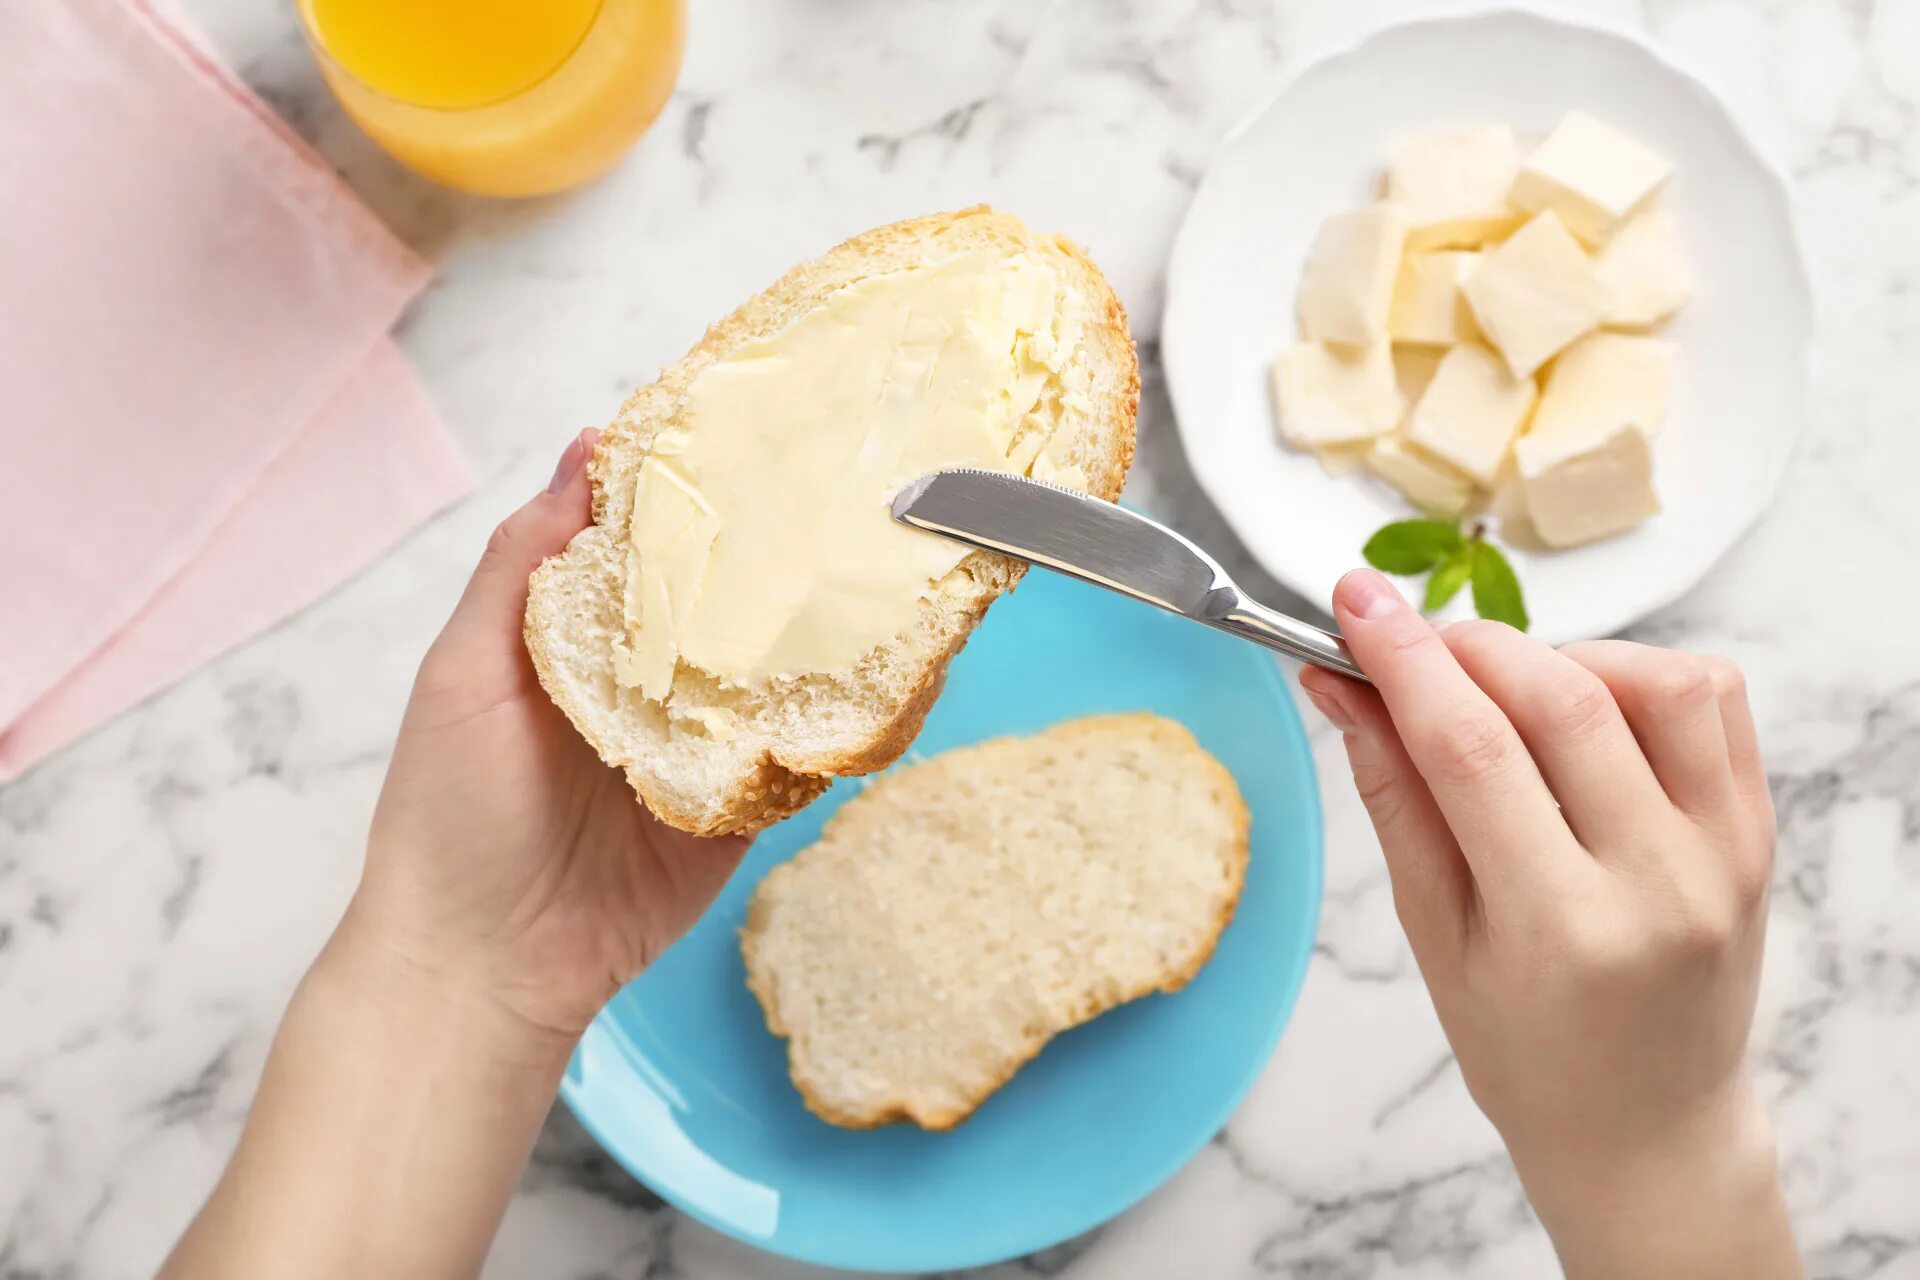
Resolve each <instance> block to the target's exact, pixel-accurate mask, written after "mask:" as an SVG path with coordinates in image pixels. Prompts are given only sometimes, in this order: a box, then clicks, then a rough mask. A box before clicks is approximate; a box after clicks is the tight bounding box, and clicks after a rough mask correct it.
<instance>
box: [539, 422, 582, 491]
mask: <svg viewBox="0 0 1920 1280" xmlns="http://www.w3.org/2000/svg"><path fill="white" fill-rule="evenodd" d="M586 460H587V448H586V442H585V441H584V440H582V439H581V438H580V437H579V436H575V437H574V438H573V442H572V443H571V444H569V445H568V446H567V451H566V452H565V453H563V454H561V455H560V465H559V466H557V467H555V468H554V469H553V479H551V480H549V481H547V492H548V493H558V492H560V491H561V490H562V489H564V488H566V487H567V482H568V481H570V480H572V479H573V477H574V476H575V475H577V474H579V471H580V464H581V463H583V462H585V461H586Z"/></svg>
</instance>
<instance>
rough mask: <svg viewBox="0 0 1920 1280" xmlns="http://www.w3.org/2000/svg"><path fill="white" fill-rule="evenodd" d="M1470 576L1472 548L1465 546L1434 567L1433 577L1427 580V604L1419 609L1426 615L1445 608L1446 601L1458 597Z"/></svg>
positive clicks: (1471, 570)
mask: <svg viewBox="0 0 1920 1280" xmlns="http://www.w3.org/2000/svg"><path fill="white" fill-rule="evenodd" d="M1472 576H1473V547H1472V546H1465V547H1462V548H1460V549H1459V550H1458V551H1456V552H1454V553H1453V554H1452V555H1450V556H1448V557H1447V558H1446V559H1445V560H1442V561H1441V562H1440V563H1439V564H1438V565H1437V566H1435V568H1434V571H1433V576H1432V577H1430V578H1428V579H1427V602H1426V603H1425V604H1424V605H1422V606H1421V607H1422V608H1423V609H1425V610H1426V611H1427V612H1428V613H1437V612H1439V611H1440V610H1442V609H1444V608H1446V607H1447V601H1449V600H1451V599H1453V598H1454V597H1455V596H1457V595H1459V594H1460V588H1462V587H1464V586H1466V585H1467V579H1468V578H1470V577H1472Z"/></svg>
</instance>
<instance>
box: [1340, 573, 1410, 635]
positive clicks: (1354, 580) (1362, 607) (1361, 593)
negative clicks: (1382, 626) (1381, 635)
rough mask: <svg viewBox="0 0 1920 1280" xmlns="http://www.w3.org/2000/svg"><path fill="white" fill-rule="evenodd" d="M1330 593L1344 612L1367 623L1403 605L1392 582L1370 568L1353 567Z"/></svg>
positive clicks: (1404, 603) (1404, 604)
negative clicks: (1343, 607)
mask: <svg viewBox="0 0 1920 1280" xmlns="http://www.w3.org/2000/svg"><path fill="white" fill-rule="evenodd" d="M1333 595H1334V599H1336V600H1338V601H1339V602H1340V603H1341V604H1342V605H1344V606H1345V607H1346V610H1347V612H1348V613H1351V614H1353V615H1354V616H1355V617H1356V618H1362V619H1364V620H1366V621H1369V622H1371V621H1373V620H1374V619H1376V618H1384V617H1386V616H1387V615H1388V614H1391V613H1395V612H1397V611H1399V610H1401V609H1404V608H1406V607H1407V602H1406V600H1405V599H1404V598H1403V597H1402V596H1401V594H1400V593H1399V592H1398V591H1396V590H1394V588H1393V584H1392V583H1391V582H1388V581H1387V580H1386V578H1384V577H1382V576H1381V575H1380V574H1378V573H1376V572H1374V571H1373V570H1372V569H1355V570H1354V571H1353V572H1352V573H1349V574H1348V575H1347V576H1346V577H1344V578H1342V579H1340V585H1339V586H1337V587H1335V588H1334V589H1333Z"/></svg>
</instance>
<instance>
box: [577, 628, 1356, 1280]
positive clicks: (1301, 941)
mask: <svg viewBox="0 0 1920 1280" xmlns="http://www.w3.org/2000/svg"><path fill="white" fill-rule="evenodd" d="M1196 625H1197V624H1196ZM1259 666H1260V670H1261V673H1262V676H1263V678H1264V679H1265V680H1266V681H1267V683H1268V687H1269V689H1270V690H1271V692H1272V693H1273V694H1274V695H1275V696H1276V697H1277V698H1278V700H1279V701H1280V702H1281V703H1282V704H1283V705H1284V706H1286V707H1287V708H1288V709H1289V710H1291V711H1292V713H1293V714H1292V715H1290V716H1287V717H1283V718H1284V719H1285V720H1286V721H1287V724H1286V728H1285V734H1286V736H1287V737H1288V738H1289V739H1291V741H1292V744H1293V746H1294V747H1295V748H1296V749H1297V751H1298V759H1299V760H1300V761H1301V763H1302V765H1303V766H1304V768H1305V769H1306V774H1307V778H1306V781H1307V783H1308V786H1307V788H1306V790H1307V796H1308V800H1309V803H1308V804H1307V805H1306V806H1305V809H1304V816H1305V818H1306V823H1305V829H1304V831H1303V832H1302V834H1303V835H1304V836H1305V837H1306V839H1307V847H1308V848H1310V849H1311V850H1312V857H1311V858H1310V859H1309V860H1308V865H1307V868H1306V874H1307V889H1308V891H1309V892H1308V899H1307V900H1308V902H1309V903H1310V904H1311V906H1310V908H1309V911H1308V916H1307V921H1306V923H1307V925H1308V927H1307V928H1305V929H1303V930H1301V931H1300V932H1299V933H1298V934H1297V935H1295V937H1294V938H1293V939H1292V940H1291V950H1289V951H1287V952H1285V953H1284V956H1285V959H1286V960H1287V961H1288V964H1289V967H1291V968H1292V969H1294V970H1295V971H1297V972H1298V974H1299V977H1298V978H1297V979H1296V980H1295V981H1294V982H1293V983H1291V984H1290V987H1289V990H1288V991H1287V992H1286V993H1285V995H1284V996H1282V998H1281V999H1280V1001H1279V1002H1278V1003H1277V1004H1276V1005H1275V1008H1274V1016H1273V1018H1272V1019H1271V1023H1270V1025H1269V1026H1268V1028H1267V1034H1266V1035H1265V1037H1264V1038H1263V1039H1262V1041H1261V1044H1260V1050H1259V1052H1258V1053H1253V1054H1249V1055H1247V1067H1246V1070H1245V1071H1244V1072H1243V1073H1242V1074H1241V1077H1240V1079H1238V1080H1237V1081H1236V1082H1235V1083H1234V1085H1233V1087H1232V1088H1231V1089H1228V1090H1226V1091H1224V1092H1223V1093H1222V1095H1221V1101H1220V1105H1219V1106H1218V1107H1217V1108H1215V1110H1214V1112H1213V1113H1212V1115H1211V1116H1210V1118H1209V1120H1208V1122H1207V1124H1206V1125H1204V1126H1200V1127H1199V1132H1198V1136H1197V1137H1195V1138H1194V1139H1193V1140H1192V1141H1191V1142H1188V1143H1186V1144H1183V1145H1181V1146H1178V1147H1169V1148H1168V1152H1167V1155H1166V1157H1165V1158H1164V1159H1162V1160H1158V1161H1155V1162H1153V1163H1151V1164H1148V1165H1143V1166H1142V1173H1141V1174H1140V1176H1139V1177H1138V1178H1136V1179H1135V1180H1134V1185H1131V1186H1129V1187H1128V1188H1127V1189H1126V1190H1124V1191H1122V1192H1120V1193H1119V1194H1117V1195H1116V1196H1114V1197H1113V1198H1112V1203H1110V1204H1107V1205H1103V1206H1102V1207H1101V1208H1100V1209H1099V1210H1098V1211H1097V1212H1096V1213H1095V1214H1094V1215H1093V1216H1091V1217H1090V1218H1089V1220H1088V1221H1085V1222H1082V1223H1080V1224H1079V1225H1077V1226H1074V1227H1072V1228H1070V1229H1069V1230H1067V1231H1066V1232H1065V1233H1064V1234H1063V1233H1061V1232H1060V1230H1059V1228H1058V1227H1057V1226H1055V1227H1048V1228H1045V1229H1040V1228H1027V1229H1024V1230H1020V1229H1016V1230H1010V1231H1007V1232H1006V1233H1005V1234H1004V1235H1003V1236H1001V1237H998V1238H995V1237H994V1236H993V1233H992V1231H991V1229H990V1228H983V1230H982V1231H981V1232H980V1233H979V1234H978V1235H977V1236H976V1237H975V1238H976V1239H981V1240H985V1241H990V1243H986V1244H985V1245H984V1247H983V1248H981V1249H980V1250H979V1251H977V1252H974V1253H968V1254H957V1255H952V1256H942V1257H940V1258H937V1259H928V1258H913V1257H910V1256H902V1257H900V1258H899V1259H898V1260H896V1261H889V1262H887V1263H885V1264H884V1265H883V1264H882V1263H881V1262H880V1261H879V1260H878V1259H875V1258H874V1257H872V1256H871V1255H869V1254H867V1253H865V1252H864V1251H862V1250H860V1249H859V1248H858V1247H857V1246H856V1247H854V1248H852V1249H851V1250H849V1251H846V1252H838V1253H831V1252H825V1251H819V1250H812V1249H807V1248H804V1247H801V1248H795V1247H791V1246H787V1245H782V1244H781V1243H780V1242H779V1240H778V1238H777V1237H776V1238H773V1239H768V1238H764V1237H753V1236H749V1235H746V1234H743V1233H741V1232H740V1231H737V1230H735V1229H734V1228H733V1226H731V1225H730V1224H729V1223H726V1222H723V1221H718V1220H716V1219H714V1218H711V1217H709V1216H708V1215H707V1214H705V1213H703V1212H702V1211H700V1210H699V1209H697V1208H694V1207H692V1206H691V1205H689V1204H688V1203H686V1202H685V1201H684V1200H683V1199H682V1198H681V1197H680V1196H679V1195H677V1194H676V1193H675V1192H674V1191H672V1190H671V1189H670V1188H668V1187H667V1186H665V1185H662V1184H661V1183H658V1182H655V1181H654V1180H652V1179H650V1178H649V1177H648V1176H646V1175H645V1174H643V1173H642V1172H641V1170H640V1169H639V1168H637V1167H636V1166H637V1165H638V1164H640V1163H641V1161H639V1160H638V1159H637V1158H636V1157H635V1156H634V1155H633V1154H632V1153H631V1152H629V1151H628V1150H627V1149H626V1148H625V1147H624V1145H623V1144H621V1143H619V1142H617V1141H615V1140H614V1139H612V1138H611V1137H610V1135H609V1133H608V1132H607V1131H606V1130H605V1129H603V1128H602V1127H601V1126H600V1125H599V1124H597V1123H596V1122H595V1120H594V1118H593V1114H592V1110H591V1107H592V1098H593V1096H594V1095H595V1093H596V1092H598V1091H599V1089H600V1087H601V1086H599V1085H597V1084H589V1083H586V1081H587V1080H588V1079H589V1078H595V1079H597V1076H593V1077H590V1075H589V1073H584V1072H580V1071H577V1070H575V1069H574V1067H575V1063H574V1062H573V1061H570V1062H569V1065H568V1070H567V1072H566V1074H565V1075H564V1076H562V1078H561V1081H560V1100H561V1101H562V1102H564V1103H565V1104H566V1106H567V1110H568V1111H570V1112H571V1113H572V1114H573V1117H574V1119H575V1120H577V1121H579V1123H580V1127H581V1128H583V1129H585V1130H586V1131H587V1133H588V1135H589V1136H591V1137H592V1138H593V1140H594V1141H595V1142H596V1143H598V1144H599V1146H600V1149H601V1150H603V1151H605V1152H606V1153H607V1154H608V1155H610V1156H612V1157H613V1159H614V1161H615V1163H617V1164H619V1165H620V1167H621V1168H622V1169H624V1170H626V1172H627V1174H628V1175H629V1176H630V1177H632V1178H633V1179H634V1180H635V1181H636V1182H638V1183H640V1184H641V1185H642V1186H644V1187H645V1188H647V1190H649V1191H651V1192H652V1193H653V1194H655V1195H657V1196H659V1197H660V1199H661V1200H663V1201H664V1202H666V1204H667V1205H668V1206H670V1207H671V1208H672V1209H673V1210H674V1212H676V1213H680V1214H683V1215H685V1216H686V1217H688V1218H691V1219H692V1220H694V1221H695V1222H698V1223H699V1224H700V1225H702V1226H704V1227H706V1228H708V1229H709V1230H711V1231H715V1232H718V1233H719V1234H721V1235H723V1236H726V1237H727V1238H729V1239H732V1240H737V1241H739V1242H740V1243H742V1244H745V1245H748V1246H750V1247H752V1248H754V1249H756V1250H759V1251H760V1252H762V1253H765V1254H769V1255H771V1256H775V1257H781V1258H788V1259H791V1260H793V1261H795V1262H802V1263H806V1264H808V1265H810V1266H817V1267H828V1268H833V1269H836V1270H840V1271H855V1272H861V1273H864V1274H869V1275H889V1274H900V1273H902V1272H924V1271H964V1270H969V1269H972V1268H977V1267H989V1266H993V1265H995V1264H997V1263H1002V1262H1007V1261H1010V1260H1012V1259H1015V1258H1020V1257H1024V1256H1026V1255H1028V1254H1031V1253H1036V1252H1039V1251H1040V1250H1042V1249H1048V1248H1051V1247H1053V1246H1054V1245H1057V1244H1060V1243H1062V1242H1064V1241H1066V1240H1070V1239H1072V1238H1074V1237H1075V1236H1080V1235H1084V1234H1086V1233H1087V1232H1089V1231H1092V1230H1094V1229H1096V1228H1098V1227H1102V1226H1104V1225H1106V1224H1107V1223H1109V1222H1112V1221H1113V1220H1114V1219H1115V1218H1118V1217H1119V1216H1120V1215H1121V1214H1123V1213H1126V1212H1127V1211H1128V1210H1130V1209H1132V1208H1134V1207H1135V1206H1136V1205H1138V1204H1139V1203H1140V1202H1141V1201H1143V1200H1145V1199H1146V1198H1147V1197H1148V1196H1150V1195H1152V1194H1153V1193H1154V1192H1155V1191H1158V1190H1159V1189H1160V1188H1161V1187H1162V1186H1165V1185H1166V1184H1167V1183H1168V1182H1169V1181H1171V1180H1172V1178H1173V1177H1174V1175H1175V1174H1177V1173H1179V1172H1180V1170H1182V1169H1184V1168H1185V1167H1186V1166H1187V1164H1188V1163H1189V1162H1190V1161H1192V1160H1193V1158H1194V1157H1195V1156H1196V1155H1198V1154H1199V1153H1200V1151H1201V1150H1202V1149H1203V1148H1204V1147H1205V1146H1206V1145H1207V1144H1208V1143H1209V1142H1211V1141H1213V1138H1214V1136H1215V1135H1216V1134H1218V1133H1219V1132H1220V1131H1221V1129H1223V1128H1225V1127H1226V1124H1227V1121H1228V1120H1229V1119H1231V1118H1232V1116H1233V1113H1234V1112H1235V1111H1237V1110H1238V1109H1239V1107H1240V1104H1241V1103H1242V1102H1244V1101H1245V1100H1246V1097H1247V1094H1248V1093H1249V1092H1250V1091H1251V1090H1252V1088H1253V1085H1254V1082H1255V1081H1257V1080H1258V1079H1259V1078H1260V1075H1261V1073H1262V1072H1263V1071H1265V1070H1266V1068H1267V1064H1268V1063H1270V1062H1271V1061H1272V1060H1273V1051H1274V1048H1275V1046H1276V1045H1278V1044H1279V1042H1280V1035H1281V1033H1282V1032H1283V1031H1284V1030H1285V1029H1286V1026H1287V1024H1288V1023H1289V1022H1290V1021H1292V1019H1293V1010H1294V1007H1295V1006H1296V1005H1297V1004H1298V1003H1299V1000H1300V992H1301V989H1302V988H1303V987H1305V986H1306V978H1307V969H1308V967H1309V965H1310V964H1311V962H1312V956H1313V948H1314V946H1315V945H1316V943H1317V941H1318V939H1319V935H1320V917H1321V914H1322V912H1323V910H1324V909H1325V897H1326V894H1325V890H1326V820H1325V813H1324V806H1323V805H1322V802H1321V796H1320V778H1319V768H1318V766H1317V765H1316V764H1315V763H1314V758H1313V744H1312V742H1311V740H1310V739H1309V738H1308V737H1307V729H1306V724H1305V722H1304V720H1303V719H1302V718H1301V716H1300V712H1299V707H1298V704H1296V703H1295V702H1294V699H1293V694H1292V691H1291V690H1290V689H1289V688H1288V686H1287V681H1286V678H1285V677H1284V676H1283V675H1282V674H1281V671H1280V665H1279V663H1278V661H1273V660H1270V661H1266V662H1263V663H1260V664H1259ZM1228 927H1229V928H1231V927H1232V926H1231V924H1229V926H1228ZM602 1016H604V1011H603V1013H602V1014H597V1015H595V1023H596V1024H597V1023H598V1022H599V1019H600V1017H602ZM588 1034H589V1035H591V1034H593V1030H592V1029H591V1028H590V1029H589V1031H588ZM579 1052H580V1050H579V1049H578V1048H577V1047H576V1049H575V1051H574V1053H575V1058H576V1059H577V1056H578V1054H579Z"/></svg>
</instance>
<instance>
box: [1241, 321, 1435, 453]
mask: <svg viewBox="0 0 1920 1280" xmlns="http://www.w3.org/2000/svg"><path fill="white" fill-rule="evenodd" d="M1273 407H1274V417H1275V419H1276V420H1277V421H1278V423H1279V424H1280V435H1281V436H1282V438H1284V439H1285V440H1286V441H1287V442H1288V443H1289V444H1293V445H1295V446H1298V447H1299V448H1303V449H1311V448H1315V447H1317V446H1320V445H1328V444H1339V443H1341V442H1343V441H1348V440H1362V439H1365V438H1367V437H1369V436H1377V435H1384V434H1386V433H1387V432H1389V431H1391V430H1393V429H1394V427H1395V426H1396V425H1398V423H1399V421H1400V415H1401V414H1402V413H1403V412H1405V410H1406V400H1405V398H1404V397H1402V396H1401V394H1400V388H1399V387H1398V386H1397V385H1395V383H1394V377H1393V355H1392V352H1391V350H1390V349H1389V348H1388V346H1387V344H1386V343H1384V342H1382V343H1378V344H1376V345H1374V346H1371V347H1360V348H1357V349H1356V348H1348V347H1338V346H1332V345H1330V344H1328V343H1325V342H1302V343H1299V344H1297V345H1295V346H1291V347H1288V348H1287V349H1286V350H1285V351H1282V352H1281V353H1280V357H1279V359H1277V360H1275V361H1274V362H1273Z"/></svg>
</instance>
